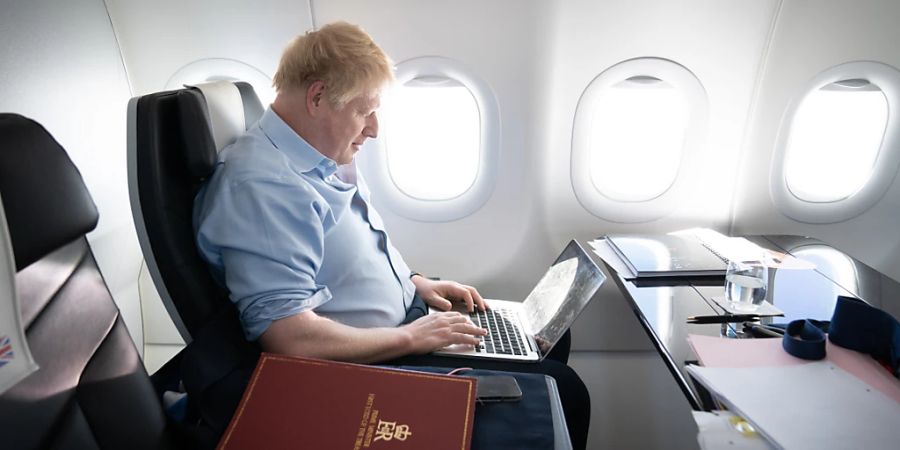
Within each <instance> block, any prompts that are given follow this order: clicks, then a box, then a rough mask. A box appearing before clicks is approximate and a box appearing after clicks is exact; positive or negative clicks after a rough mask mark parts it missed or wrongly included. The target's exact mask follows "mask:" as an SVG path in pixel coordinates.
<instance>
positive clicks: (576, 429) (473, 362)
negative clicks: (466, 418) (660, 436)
mask: <svg viewBox="0 0 900 450" xmlns="http://www.w3.org/2000/svg"><path fill="white" fill-rule="evenodd" d="M570 346H571V336H570V333H569V332H568V331H567V332H566V334H565V335H564V336H563V338H562V339H561V340H560V341H559V343H558V344H556V347H554V348H553V351H551V352H550V354H549V355H547V358H545V359H544V360H543V361H541V362H539V363H520V362H512V361H490V360H484V359H461V358H453V357H446V356H436V355H420V356H405V357H403V358H398V359H395V360H393V361H388V362H385V363H382V364H387V365H401V366H434V367H452V368H456V367H471V368H473V369H484V370H502V371H506V372H526V373H540V374H544V375H550V376H551V377H553V379H554V380H556V384H557V387H558V388H559V397H560V400H561V401H562V407H563V411H564V412H565V415H566V426H567V427H568V428H569V437H570V438H571V440H572V446H573V448H576V449H584V448H586V447H587V435H588V428H589V427H590V423H591V397H590V394H589V393H588V390H587V387H586V386H585V385H584V382H582V381H581V378H580V377H579V376H578V374H577V373H575V371H574V370H572V368H571V367H569V366H567V365H566V362H567V361H568V359H569V347H570Z"/></svg>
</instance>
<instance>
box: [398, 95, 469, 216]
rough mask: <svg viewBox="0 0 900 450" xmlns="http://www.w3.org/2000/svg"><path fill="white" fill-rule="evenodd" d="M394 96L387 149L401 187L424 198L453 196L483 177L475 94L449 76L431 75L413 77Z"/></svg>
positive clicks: (449, 197) (448, 197) (447, 197)
mask: <svg viewBox="0 0 900 450" xmlns="http://www.w3.org/2000/svg"><path fill="white" fill-rule="evenodd" d="M389 95H390V96H391V98H390V99H389V100H388V103H389V104H390V106H389V108H386V114H389V115H390V117H389V121H388V123H390V129H389V130H385V131H386V132H387V133H385V151H386V153H387V163H388V171H389V173H390V176H391V179H392V180H393V182H394V184H395V185H396V186H397V188H399V189H400V190H401V191H402V192H403V193H404V194H406V195H409V196H410V197H413V198H417V199H421V200H448V199H451V198H454V197H457V196H459V195H462V194H463V193H464V192H466V190H468V189H469V188H470V187H471V186H472V185H473V184H474V183H475V179H476V177H477V175H478V166H479V160H480V151H481V149H480V147H481V122H480V116H479V110H478V104H477V103H476V102H475V98H474V97H473V96H472V93H471V92H470V91H469V90H468V89H467V88H466V87H465V86H463V85H461V84H459V83H456V82H454V81H452V80H449V79H440V80H439V81H437V82H435V81H434V80H433V79H429V80H422V82H417V80H413V81H412V82H410V83H407V84H406V85H404V86H401V87H398V88H396V89H394V90H393V91H392V92H391V93H390V94H389ZM386 106H387V105H386Z"/></svg>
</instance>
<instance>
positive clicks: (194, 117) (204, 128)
mask: <svg viewBox="0 0 900 450" xmlns="http://www.w3.org/2000/svg"><path fill="white" fill-rule="evenodd" d="M177 95H178V101H177V103H178V115H179V125H180V126H181V139H182V145H184V148H186V149H191V151H188V152H185V154H184V157H185V162H186V164H187V168H188V172H190V174H191V176H193V177H195V178H198V179H205V178H206V177H207V176H209V175H210V174H211V173H212V172H213V170H214V169H215V164H216V160H217V159H218V154H219V151H221V150H222V148H223V147H224V146H226V145H227V144H230V143H231V142H233V141H234V139H236V138H237V137H238V136H239V135H240V134H242V133H243V132H244V131H245V130H247V129H249V128H250V126H251V125H253V124H254V123H256V121H257V120H259V118H260V116H262V114H263V108H262V104H261V103H260V101H259V97H257V96H256V92H254V90H253V87H252V86H251V85H250V84H249V83H247V82H244V81H236V82H231V81H219V82H213V83H204V84H199V85H196V86H192V87H190V88H189V89H184V90H181V91H178V93H177ZM214 129H215V130H216V131H218V134H216V131H214ZM217 138H218V141H217Z"/></svg>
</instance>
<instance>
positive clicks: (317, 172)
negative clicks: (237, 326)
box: [194, 108, 415, 340]
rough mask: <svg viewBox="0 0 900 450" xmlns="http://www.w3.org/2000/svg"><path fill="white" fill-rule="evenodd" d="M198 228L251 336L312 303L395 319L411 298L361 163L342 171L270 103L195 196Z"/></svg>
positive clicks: (336, 314)
mask: <svg viewBox="0 0 900 450" xmlns="http://www.w3.org/2000/svg"><path fill="white" fill-rule="evenodd" d="M194 230H195V232H196V235H197V245H198V248H199V250H200V254H201V255H202V256H203V258H204V259H205V260H206V261H207V262H208V263H209V264H210V265H211V267H212V271H213V275H214V276H215V277H216V279H217V280H218V281H219V282H220V283H222V284H223V285H224V286H226V287H227V288H228V290H229V291H230V295H231V300H232V301H233V302H234V303H235V305H237V308H238V311H239V312H240V318H241V323H242V324H243V326H244V332H245V333H246V336H247V339H249V340H256V339H257V338H259V336H260V335H261V334H262V333H263V332H264V331H265V330H266V329H267V328H268V327H269V325H270V324H271V323H272V322H273V321H275V320H278V319H281V318H284V317H289V316H292V315H295V314H299V313H301V312H303V311H309V310H314V311H315V312H316V313H317V314H319V315H322V316H325V317H328V318H331V319H333V320H336V321H338V322H341V323H344V324H347V325H351V326H355V327H379V326H397V325H399V324H400V322H402V321H403V319H404V318H405V316H406V309H407V307H408V306H409V305H410V304H411V303H412V299H413V295H415V286H414V285H413V284H412V282H411V281H410V279H409V275H410V270H409V267H408V266H407V265H406V263H405V262H404V261H403V258H402V257H401V256H400V253H399V252H397V249H395V248H394V246H393V245H392V244H391V241H390V239H389V238H388V236H387V233H386V232H385V231H384V223H383V222H382V220H381V217H380V216H379V215H378V213H377V212H376V211H375V209H374V208H373V207H372V204H371V202H370V194H369V191H368V188H367V187H366V184H365V181H364V180H363V178H362V175H361V174H360V173H358V172H357V170H356V166H355V164H349V165H346V166H341V167H340V168H338V167H337V165H336V164H335V162H334V161H332V160H330V159H328V158H326V157H324V156H322V154H321V153H319V152H318V151H317V150H315V149H314V148H313V147H312V146H310V145H309V144H308V143H307V142H306V141H304V140H303V139H302V138H301V137H300V136H298V135H297V134H296V133H295V132H294V131H293V130H292V129H291V128H290V127H288V125H287V124H286V123H285V122H284V121H283V120H281V118H280V117H278V115H277V114H275V112H274V111H272V109H271V108H269V109H267V110H266V112H265V113H264V114H263V116H262V118H261V119H260V120H259V122H258V123H257V124H255V125H254V126H253V127H251V129H250V130H248V131H247V132H246V133H245V134H244V135H243V136H241V137H240V138H238V140H237V141H235V143H234V144H232V145H230V146H228V147H226V148H225V149H224V150H222V152H221V153H220V154H219V160H218V163H217V165H216V170H215V173H214V174H213V176H212V177H211V178H210V180H209V182H207V184H206V185H205V186H204V187H203V188H202V189H201V190H200V192H199V193H198V194H197V198H196V200H195V202H194Z"/></svg>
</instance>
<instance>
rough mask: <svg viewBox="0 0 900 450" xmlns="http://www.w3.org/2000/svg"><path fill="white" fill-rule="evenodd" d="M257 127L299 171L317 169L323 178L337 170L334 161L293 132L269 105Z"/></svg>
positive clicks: (304, 171)
mask: <svg viewBox="0 0 900 450" xmlns="http://www.w3.org/2000/svg"><path fill="white" fill-rule="evenodd" d="M259 128H260V129H261V130H262V132H263V133H264V134H265V135H266V137H268V138H269V141H270V142H271V143H272V144H273V145H274V146H275V148H277V149H279V150H281V151H282V152H284V154H285V155H287V157H288V159H290V160H291V162H292V163H294V164H295V165H296V166H297V168H299V169H300V171H301V172H303V173H306V172H309V171H311V170H313V169H318V172H319V173H320V174H321V176H322V178H325V177H328V176H330V175H332V174H333V173H334V172H335V171H336V170H337V164H335V162H334V161H332V160H331V159H329V158H327V157H325V156H324V155H322V154H321V153H319V151H318V150H316V149H315V148H313V146H312V145H309V143H308V142H306V140H305V139H303V138H302V137H300V135H298V134H297V133H296V132H294V130H293V129H291V127H289V126H288V124H287V123H285V122H284V120H282V118H281V117H279V116H278V114H276V113H275V111H273V110H272V107H271V106H269V107H268V108H266V111H265V112H264V113H263V115H262V117H261V118H260V119H259Z"/></svg>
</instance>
